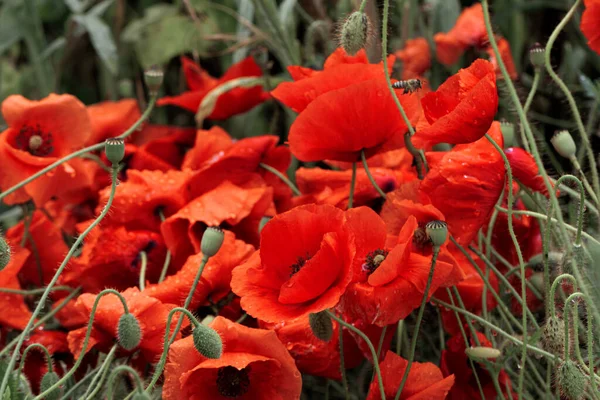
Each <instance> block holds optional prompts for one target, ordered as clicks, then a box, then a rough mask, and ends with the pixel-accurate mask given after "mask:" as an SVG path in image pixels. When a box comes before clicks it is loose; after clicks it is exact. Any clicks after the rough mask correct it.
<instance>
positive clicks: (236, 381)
mask: <svg viewBox="0 0 600 400" xmlns="http://www.w3.org/2000/svg"><path fill="white" fill-rule="evenodd" d="M249 371H250V368H249V367H246V368H244V369H237V368H235V367H231V366H227V367H221V368H219V370H218V371H217V389H218V390H219V393H221V396H224V397H231V398H236V397H239V396H243V395H244V394H246V392H248V389H249V388H250V377H249V375H248V372H249Z"/></svg>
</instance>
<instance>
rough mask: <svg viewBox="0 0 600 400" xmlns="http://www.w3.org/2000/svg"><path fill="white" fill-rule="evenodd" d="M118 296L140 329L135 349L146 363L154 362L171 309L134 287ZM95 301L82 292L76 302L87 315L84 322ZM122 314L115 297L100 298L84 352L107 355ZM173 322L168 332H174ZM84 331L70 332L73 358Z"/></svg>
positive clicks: (80, 344)
mask: <svg viewBox="0 0 600 400" xmlns="http://www.w3.org/2000/svg"><path fill="white" fill-rule="evenodd" d="M121 295H122V296H123V297H124V298H125V301H126V302H127V306H128V307H129V312H130V313H131V314H133V315H134V316H135V317H136V318H137V320H138V322H139V323H140V327H141V328H142V339H141V342H140V344H139V346H138V347H137V348H136V350H140V352H141V354H142V355H143V357H144V358H145V359H146V360H149V361H154V360H155V359H156V358H157V357H158V356H160V354H162V351H163V339H164V337H165V330H166V326H167V316H168V315H169V312H170V310H171V309H172V308H173V306H172V305H168V304H163V303H161V302H160V301H159V300H157V299H155V298H153V297H149V296H146V295H144V294H142V293H140V291H139V290H138V289H137V288H131V289H127V290H125V291H124V292H121ZM95 301H96V295H95V294H90V293H84V294H82V295H81V296H79V298H78V299H77V303H76V306H77V307H78V308H79V309H80V310H81V311H82V312H84V313H85V314H86V316H87V318H86V320H89V318H90V313H91V311H92V307H93V306H94V302H95ZM123 313H124V311H123V305H122V304H121V301H120V300H119V299H118V298H117V297H116V296H115V295H111V294H107V295H105V296H102V298H101V299H100V302H99V304H98V308H97V309H96V315H95V318H94V323H93V325H92V333H91V336H90V340H89V342H88V347H87V349H86V353H87V352H88V351H90V350H91V349H92V348H97V349H99V350H100V351H102V352H108V349H110V347H111V346H112V345H113V343H114V342H115V341H116V340H117V326H118V324H119V318H121V315H123ZM176 323H177V321H176V318H173V321H172V325H171V332H173V329H174V328H175V324H176ZM86 330H87V326H85V327H82V328H79V329H75V330H72V331H70V332H69V335H68V336H67V340H68V342H69V349H70V350H71V353H73V354H74V355H75V358H79V357H80V356H81V351H82V349H83V340H84V339H85V332H86Z"/></svg>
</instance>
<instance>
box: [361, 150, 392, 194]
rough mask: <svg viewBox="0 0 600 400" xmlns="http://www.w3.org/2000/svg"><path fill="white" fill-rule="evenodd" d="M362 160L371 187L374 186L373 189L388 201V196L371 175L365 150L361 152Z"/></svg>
mask: <svg viewBox="0 0 600 400" xmlns="http://www.w3.org/2000/svg"><path fill="white" fill-rule="evenodd" d="M360 158H361V159H362V163H363V167H364V169H365V172H366V174H367V177H368V178H369V181H370V182H371V185H373V187H374V188H375V190H376V191H377V193H379V195H380V196H381V197H383V198H384V199H386V198H387V195H386V194H385V192H384V191H383V190H381V188H380V187H379V185H378V184H377V182H375V178H373V175H371V171H369V166H368V165H367V158H366V157H365V151H364V150H361V152H360Z"/></svg>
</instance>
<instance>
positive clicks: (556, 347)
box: [540, 316, 565, 355]
mask: <svg viewBox="0 0 600 400" xmlns="http://www.w3.org/2000/svg"><path fill="white" fill-rule="evenodd" d="M540 342H541V343H542V347H543V348H544V350H546V351H547V352H548V353H552V354H555V355H562V354H563V352H564V347H565V321H563V320H562V318H558V317H556V316H552V317H550V318H548V320H547V321H546V323H545V324H544V327H543V329H542V335H541V336H540Z"/></svg>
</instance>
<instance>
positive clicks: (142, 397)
mask: <svg viewBox="0 0 600 400" xmlns="http://www.w3.org/2000/svg"><path fill="white" fill-rule="evenodd" d="M131 400H150V395H149V394H147V393H146V392H137V393H136V394H134V395H133V397H132V398H131Z"/></svg>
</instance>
